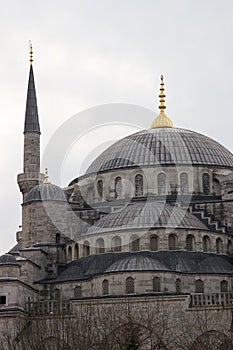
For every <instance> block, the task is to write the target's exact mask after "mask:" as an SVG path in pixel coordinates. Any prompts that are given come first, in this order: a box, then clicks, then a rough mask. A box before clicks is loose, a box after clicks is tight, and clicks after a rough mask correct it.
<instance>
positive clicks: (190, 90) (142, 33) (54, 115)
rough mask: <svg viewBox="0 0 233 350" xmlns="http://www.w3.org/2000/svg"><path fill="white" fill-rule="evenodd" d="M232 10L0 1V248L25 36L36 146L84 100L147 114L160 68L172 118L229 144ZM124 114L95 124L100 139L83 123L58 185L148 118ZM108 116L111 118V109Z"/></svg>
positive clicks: (10, 225) (15, 222) (11, 214)
mask: <svg viewBox="0 0 233 350" xmlns="http://www.w3.org/2000/svg"><path fill="white" fill-rule="evenodd" d="M232 18H233V2H232V0H170V1H166V0H163V1H160V0H92V1H91V0H66V1H61V0H60V1H58V0H56V1H55V0H50V1H45V0H40V1H33V0H30V1H26V0H21V1H18V0H12V1H8V2H5V1H1V2H0V33H1V36H0V40H1V65H0V77H1V79H0V90H1V95H0V96H1V104H0V115H1V128H0V143H1V145H0V155H1V164H2V165H1V168H2V171H1V174H0V176H1V177H0V180H1V212H0V215H1V230H0V233H1V244H0V252H5V251H7V250H8V249H9V248H11V246H12V245H14V244H15V232H16V231H17V230H18V226H19V225H20V224H21V206H20V203H21V195H20V192H19V189H18V187H17V182H16V175H17V174H18V173H20V172H22V160H23V134H22V132H23V123H24V113H25V102H26V90H27V80H28V71H29V62H28V60H29V55H28V41H29V40H32V43H33V47H34V74H35V80H36V88H37V98H38V108H39V115H40V123H41V131H42V154H43V150H44V149H45V147H46V144H47V143H48V142H49V140H50V139H51V138H52V137H53V134H54V132H56V130H57V129H58V128H59V127H61V125H62V124H63V123H66V121H67V120H69V118H71V117H72V116H73V115H75V114H77V113H80V112H82V111H84V110H85V109H87V108H91V107H94V106H96V105H102V104H111V103H121V104H122V103H126V104H133V105H139V106H142V107H145V108H147V109H150V110H153V111H154V113H155V116H156V114H157V105H158V98H157V95H158V88H159V77H160V74H164V77H165V84H166V94H167V99H166V101H167V114H168V116H169V117H170V118H171V119H172V120H173V122H174V124H175V126H178V127H184V128H187V129H192V130H195V131H198V132H201V133H203V134H206V135H208V136H210V137H211V138H214V139H216V140H217V141H219V142H220V143H222V144H223V145H224V146H226V147H227V148H228V149H230V150H231V151H232V150H233V139H232V116H231V114H232V111H233V98H232V91H233V69H232V62H233V44H232V41H233V39H232V38H233V21H232ZM110 109H111V108H110ZM80 115H82V113H81V114H80ZM120 119H122V118H120ZM124 119H125V122H126V123H129V124H130V125H129V126H127V127H123V126H121V125H118V126H117V127H115V128H114V127H108V128H107V129H104V128H102V129H101V128H100V130H101V131H100V132H99V135H101V137H100V138H98V137H93V133H92V132H88V130H87V134H86V135H85V137H83V138H82V140H81V141H80V144H79V147H78V149H79V152H75V147H73V148H72V151H71V152H70V153H69V154H68V155H67V159H66V161H65V162H64V169H63V178H62V181H61V182H62V185H63V186H65V185H66V184H68V183H69V182H70V181H71V180H72V179H73V178H74V177H76V176H78V175H79V174H78V172H79V171H80V170H79V169H80V167H79V166H78V165H77V164H78V163H84V165H85V166H88V162H90V161H91V159H92V157H91V155H92V156H93V154H95V155H96V152H99V151H100V150H101V149H102V148H103V146H104V145H105V146H106V145H108V144H109V143H110V142H113V141H114V140H115V139H117V138H120V137H122V136H125V134H127V133H131V132H134V131H135V130H137V128H135V127H134V126H131V124H137V125H139V127H141V128H149V126H150V123H151V121H152V120H151V117H150V116H149V113H147V114H146V113H145V117H142V118H138V116H135V123H132V116H130V117H128V118H127V113H125V116H124ZM139 119H141V120H139ZM111 122H115V123H117V122H118V120H117V117H116V115H115V114H114V115H111V113H110V114H109V123H111ZM106 130H107V132H106ZM77 134H78V131H77ZM97 134H98V133H97ZM97 134H96V135H97ZM100 139H101V140H100ZM99 143H100V145H99ZM87 154H88V155H89V156H88V157H87V156H86V155H87ZM54 157H55V159H56V154H54ZM84 158H85V159H84ZM80 159H81V161H80ZM76 162H77V164H76ZM66 163H67V168H65V164H66ZM72 164H73V167H72V166H71V165H72ZM47 166H48V167H49V164H48V165H47ZM85 166H83V167H81V168H82V171H84V170H85V169H84V168H85ZM42 170H43V169H42ZM52 175H53V174H51V180H52V181H53V178H52V177H53V176H52Z"/></svg>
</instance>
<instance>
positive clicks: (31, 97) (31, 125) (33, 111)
mask: <svg viewBox="0 0 233 350" xmlns="http://www.w3.org/2000/svg"><path fill="white" fill-rule="evenodd" d="M27 132H36V133H40V124H39V116H38V110H37V100H36V88H35V82H34V74H33V68H32V65H31V66H30V73H29V81H28V92H27V103H26V112H25V124H24V133H27Z"/></svg>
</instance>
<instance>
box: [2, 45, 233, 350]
mask: <svg viewBox="0 0 233 350" xmlns="http://www.w3.org/2000/svg"><path fill="white" fill-rule="evenodd" d="M32 61H33V59H32V51H31V58H30V62H31V64H30V72H29V81H28V90H27V101H26V113H25V123H24V160H23V172H22V173H21V174H19V175H18V178H17V181H18V185H19V189H20V191H21V193H22V229H21V231H19V232H17V235H16V236H17V237H16V239H17V244H16V245H15V246H14V247H13V248H12V249H10V250H9V252H8V253H6V254H4V255H2V256H1V257H0V324H1V323H2V321H5V320H7V319H9V318H10V317H12V315H13V316H14V317H21V318H28V317H34V318H36V317H38V316H40V317H41V316H44V317H50V316H51V315H57V314H58V312H59V313H64V314H66V315H68V314H69V313H71V312H72V310H75V308H77V307H78V305H80V304H81V303H85V302H87V301H88V302H91V301H92V302H94V303H101V304H102V305H103V304H105V303H107V304H109V303H114V305H121V304H122V302H123V301H125V300H127V302H130V303H134V304H135V303H136V304H138V305H143V303H147V302H150V303H151V305H152V304H153V303H155V302H156V301H161V300H163V301H164V300H165V301H166V303H167V304H169V303H170V304H169V305H173V307H172V309H173V310H175V309H176V305H178V304H179V305H182V310H184V313H188V314H189V315H191V314H192V315H194V314H195V313H197V312H199V311H200V310H205V312H206V310H207V312H208V313H209V314H210V315H215V316H216V315H217V314H219V313H221V320H222V322H218V325H217V326H216V325H215V326H213V325H212V326H211V327H210V328H211V331H216V332H221V334H226V331H228V330H230V328H231V323H232V316H231V315H232V314H231V313H232V310H233V291H232V287H233V279H232V277H233V274H232V271H233V154H232V153H231V152H230V151H228V150H227V149H226V148H225V147H224V146H222V145H221V144H219V143H218V142H216V141H215V140H213V139H211V138H210V137H208V136H205V135H202V134H200V133H197V132H195V131H191V130H187V129H183V128H182V129H181V128H176V127H174V125H173V122H172V120H171V119H170V118H169V117H168V116H167V115H166V113H165V109H166V105H165V97H166V96H165V87H164V79H163V76H161V82H160V94H159V99H160V102H159V114H158V116H157V117H156V118H155V119H154V121H152V124H151V127H150V128H149V129H147V130H143V131H140V132H137V133H134V134H131V135H129V136H127V137H125V138H123V139H121V140H119V141H117V142H116V143H114V144H113V145H111V146H110V147H108V148H107V149H106V150H105V151H104V152H103V153H101V154H100V155H99V156H98V157H97V158H96V159H95V160H94V161H93V162H92V164H91V165H90V166H89V168H88V169H87V171H86V173H85V174H83V175H82V176H80V177H78V178H76V179H74V180H73V181H72V182H71V183H70V184H68V186H67V187H66V188H64V189H61V188H60V187H58V186H56V185H55V184H51V183H50V181H49V176H48V172H47V170H46V172H45V174H41V173H40V171H41V169H40V136H41V132H40V123H39V116H38V110H37V99H36V88H35V82H34V74H33V64H32V63H33V62H32ZM58 305H62V308H58V307H57V306H58ZM216 310H217V311H216ZM216 312H217V314H216ZM171 314H172V313H171ZM215 316H214V317H215ZM223 320H224V321H223ZM214 327H215V328H214ZM213 329H214V330H213ZM218 334H220V333H218ZM196 335H197V336H199V335H200V334H199V333H198V332H197V334H196ZM225 336H226V335H224V337H225ZM227 337H228V338H227V339H229V336H227ZM224 339H225V338H224ZM224 341H225V340H224ZM224 344H226V341H225V343H224ZM227 344H228V343H227ZM142 348H143V347H142ZM6 349H7V348H6ZM143 349H146V347H144V348H143ZM148 349H149V348H148ZM151 349H152V348H151ZM161 349H162V347H161ZM163 349H165V347H164V348H163ZM166 349H170V348H169V347H167V348H166ZM171 349H175V348H174V347H172V348H171ZM177 349H178V346H177ZM192 349H194V347H193V348H192ZM195 349H202V348H201V347H199V348H198V347H196V348H195ZM216 349H217V348H216ZM219 349H230V347H229V348H228V347H226V345H225V347H224V346H223V347H221V348H220V347H219Z"/></svg>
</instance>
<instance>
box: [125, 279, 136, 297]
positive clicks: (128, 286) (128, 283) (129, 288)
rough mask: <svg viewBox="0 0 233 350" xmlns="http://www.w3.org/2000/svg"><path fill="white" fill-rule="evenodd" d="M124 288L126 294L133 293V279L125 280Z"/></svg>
mask: <svg viewBox="0 0 233 350" xmlns="http://www.w3.org/2000/svg"><path fill="white" fill-rule="evenodd" d="M125 288H126V294H132V293H134V279H133V278H132V277H128V278H126V281H125Z"/></svg>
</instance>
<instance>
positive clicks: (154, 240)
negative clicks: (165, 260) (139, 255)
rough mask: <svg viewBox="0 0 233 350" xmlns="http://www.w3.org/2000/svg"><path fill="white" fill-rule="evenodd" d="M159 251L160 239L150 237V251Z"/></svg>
mask: <svg viewBox="0 0 233 350" xmlns="http://www.w3.org/2000/svg"><path fill="white" fill-rule="evenodd" d="M158 249H159V239H158V237H157V236H151V237H150V250H152V251H156V250H158Z"/></svg>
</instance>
